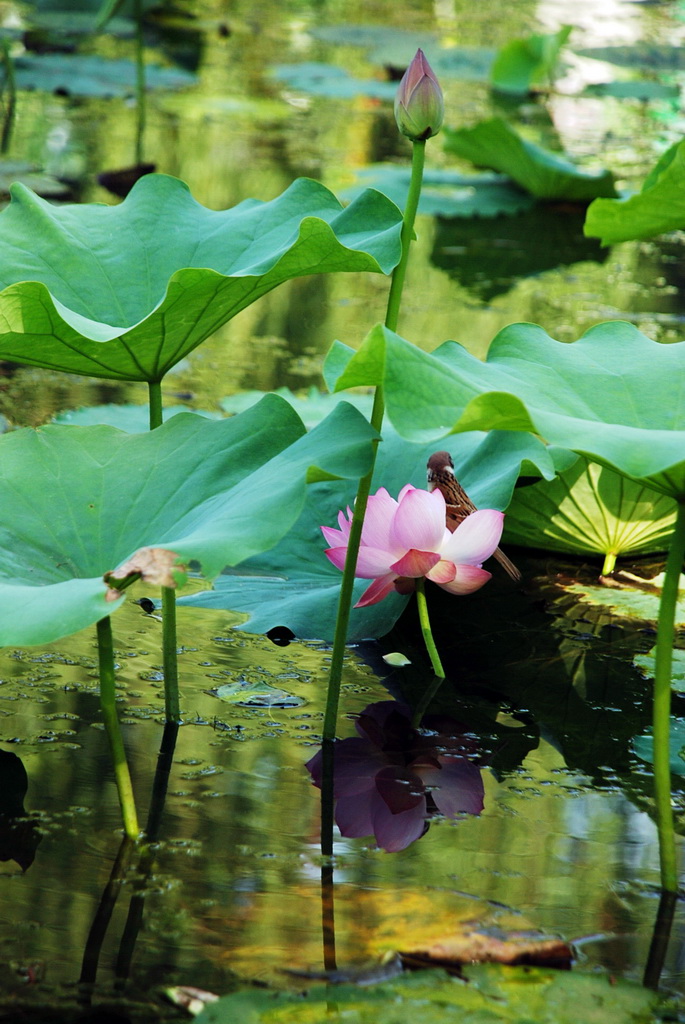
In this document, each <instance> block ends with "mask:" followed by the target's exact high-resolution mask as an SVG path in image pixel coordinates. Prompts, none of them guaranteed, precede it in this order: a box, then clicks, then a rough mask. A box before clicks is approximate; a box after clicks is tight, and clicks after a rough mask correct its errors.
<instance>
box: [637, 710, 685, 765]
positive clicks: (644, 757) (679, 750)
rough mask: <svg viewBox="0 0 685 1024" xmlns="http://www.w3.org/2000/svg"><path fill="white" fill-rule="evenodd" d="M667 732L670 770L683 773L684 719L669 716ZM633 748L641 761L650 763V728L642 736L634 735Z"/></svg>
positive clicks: (652, 751)
mask: <svg viewBox="0 0 685 1024" xmlns="http://www.w3.org/2000/svg"><path fill="white" fill-rule="evenodd" d="M668 734H669V751H670V765H671V771H672V772H673V773H674V774H675V775H685V721H683V719H682V718H671V724H670V727H669V733H668ZM633 750H634V752H635V754H637V756H638V757H639V758H640V760H641V761H646V762H647V763H648V764H652V762H653V760H654V739H653V737H652V733H651V730H650V731H649V732H648V733H645V735H644V736H636V737H635V739H634V740H633Z"/></svg>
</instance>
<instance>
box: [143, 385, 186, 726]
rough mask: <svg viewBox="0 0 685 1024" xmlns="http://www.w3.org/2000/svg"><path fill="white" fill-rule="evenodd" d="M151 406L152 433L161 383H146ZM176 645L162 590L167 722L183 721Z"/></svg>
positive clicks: (171, 608)
mask: <svg viewBox="0 0 685 1024" xmlns="http://www.w3.org/2000/svg"><path fill="white" fill-rule="evenodd" d="M147 388H148V398H149V403H150V430H155V429H156V428H157V427H161V425H162V382H161V381H159V380H150V381H148V384H147ZM177 646H178V645H177V642H176V591H175V590H174V589H173V587H162V665H163V668H164V710H165V714H166V720H167V722H180V721H181V711H180V706H179V698H178V654H177Z"/></svg>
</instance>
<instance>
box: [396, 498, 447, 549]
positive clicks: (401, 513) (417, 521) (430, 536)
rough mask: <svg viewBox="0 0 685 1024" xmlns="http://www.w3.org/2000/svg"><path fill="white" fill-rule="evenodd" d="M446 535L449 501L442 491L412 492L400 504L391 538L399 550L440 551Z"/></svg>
mask: <svg viewBox="0 0 685 1024" xmlns="http://www.w3.org/2000/svg"><path fill="white" fill-rule="evenodd" d="M444 535H445V499H444V498H443V496H442V494H441V493H440V491H438V490H435V491H422V490H419V489H418V488H414V489H413V490H411V491H408V492H407V493H406V494H405V496H404V497H403V498H402V501H401V502H400V504H399V507H398V509H397V512H396V513H395V518H394V519H393V522H392V527H391V531H390V537H391V540H392V542H393V543H394V544H395V545H396V546H397V548H398V549H399V550H401V551H402V550H404V551H407V550H408V549H409V548H419V549H420V550H422V551H437V550H438V548H439V547H440V545H441V544H442V542H443V539H444Z"/></svg>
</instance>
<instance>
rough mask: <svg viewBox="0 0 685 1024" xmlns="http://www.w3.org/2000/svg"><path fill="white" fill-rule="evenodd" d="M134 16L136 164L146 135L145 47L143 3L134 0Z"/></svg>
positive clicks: (139, 161)
mask: <svg viewBox="0 0 685 1024" xmlns="http://www.w3.org/2000/svg"><path fill="white" fill-rule="evenodd" d="M133 16H134V18H135V22H136V150H135V163H136V164H141V163H142V162H143V137H144V135H145V120H146V96H145V47H144V40H143V3H142V0H134V4H133Z"/></svg>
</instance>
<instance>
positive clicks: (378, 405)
mask: <svg viewBox="0 0 685 1024" xmlns="http://www.w3.org/2000/svg"><path fill="white" fill-rule="evenodd" d="M425 152H426V143H425V140H424V141H421V142H414V143H413V151H412V166H411V182H410V185H409V193H408V196H407V203H406V206H405V210H404V216H403V219H402V230H401V234H400V239H401V243H402V253H401V256H400V260H399V263H398V264H397V266H396V267H395V269H394V271H393V274H392V280H391V282H390V293H389V295H388V305H387V308H386V314H385V326H386V327H388V328H389V329H390V330H392V331H394V330H395V329H396V328H397V322H398V318H399V311H400V304H401V300H402V288H403V286H404V279H405V276H406V272H407V263H408V261H409V249H410V245H411V242H412V239H413V237H414V220H415V219H416V210H417V208H418V205H419V196H420V195H421V183H422V181H423V165H424V158H425ZM384 413H385V400H384V396H383V388H382V387H380V386H379V387H377V388H376V391H375V393H374V400H373V410H372V413H371V426H372V427H373V428H374V429H375V430H377V431H378V432H379V433H380V430H381V427H382V426H383V416H384ZM378 443H379V442H378V441H375V442H373V452H372V460H371V468H370V470H369V472H368V473H367V474H366V476H363V477H362V478H361V480H360V481H359V486H358V489H357V497H356V499H355V503H354V515H353V517H352V525H351V527H350V535H349V538H348V542H347V554H346V557H345V567H344V569H343V575H342V582H341V585H340V596H339V598H338V612H337V617H336V622H335V632H334V636H333V650H332V653H331V665H330V670H329V675H328V694H327V698H326V711H325V714H324V722H323V732H322V744H321V758H322V764H321V773H322V774H321V855H322V856H323V857H331V856H332V854H333V745H334V742H335V731H336V726H337V721H338V707H339V704H340V687H341V684H342V673H343V665H344V659H345V644H346V642H347V633H348V627H349V622H350V612H351V609H352V594H353V589H354V573H355V569H356V567H357V556H358V555H359V545H360V542H361V536H362V527H363V525H364V516H365V514H366V505H367V502H368V499H369V494H370V492H371V483H372V481H373V471H374V467H375V464H376V454H377V451H378Z"/></svg>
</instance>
